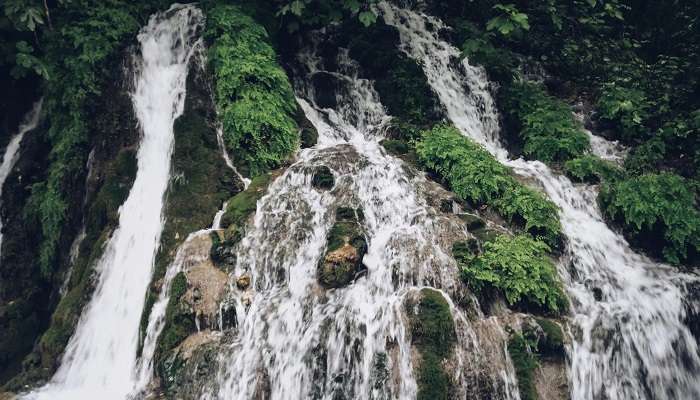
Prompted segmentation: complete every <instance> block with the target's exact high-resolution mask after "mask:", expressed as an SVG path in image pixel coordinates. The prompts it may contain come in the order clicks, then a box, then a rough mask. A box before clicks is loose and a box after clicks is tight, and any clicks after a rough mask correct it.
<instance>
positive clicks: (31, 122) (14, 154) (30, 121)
mask: <svg viewBox="0 0 700 400" xmlns="http://www.w3.org/2000/svg"><path fill="white" fill-rule="evenodd" d="M42 102H43V99H42V100H39V101H37V102H36V103H34V106H33V107H32V109H31V110H29V112H28V113H27V115H25V117H24V121H23V122H22V123H21V124H20V126H19V129H18V130H17V133H16V134H15V135H14V136H12V138H10V142H9V143H8V144H7V147H6V148H5V154H4V155H3V157H2V164H0V194H2V188H3V186H4V185H5V180H7V177H8V176H9V175H10V172H12V168H14V166H15V163H17V159H18V158H19V148H20V145H21V144H22V138H24V135H25V134H26V133H27V132H29V131H31V130H32V129H34V128H36V126H37V124H39V117H40V116H41V104H42ZM1 247H2V218H0V248H1Z"/></svg>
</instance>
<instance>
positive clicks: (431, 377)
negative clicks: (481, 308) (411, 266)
mask: <svg viewBox="0 0 700 400" xmlns="http://www.w3.org/2000/svg"><path fill="white" fill-rule="evenodd" d="M415 311H416V313H415V314H413V313H412V314H413V315H412V319H411V333H412V335H413V344H414V345H415V346H416V347H417V348H418V351H419V352H420V356H421V360H420V364H419V367H418V371H417V383H418V397H417V398H418V399H421V400H429V399H430V400H432V399H448V398H449V393H450V392H449V389H450V378H449V376H448V375H447V372H446V371H445V370H444V368H443V366H442V362H443V360H444V359H446V358H447V357H448V356H449V355H450V353H451V351H452V347H453V346H454V342H455V341H456V339H457V338H456V334H455V327H454V321H453V319H452V314H451V312H450V306H449V304H447V301H446V300H445V298H444V297H443V296H442V294H441V293H440V292H438V291H436V290H433V289H423V290H421V291H420V300H419V302H418V304H417V306H416V310H415Z"/></svg>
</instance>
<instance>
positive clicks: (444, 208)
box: [440, 199, 454, 214]
mask: <svg viewBox="0 0 700 400" xmlns="http://www.w3.org/2000/svg"><path fill="white" fill-rule="evenodd" d="M440 211H441V212H444V213H446V214H451V213H452V212H454V201H453V200H452V199H442V200H440Z"/></svg>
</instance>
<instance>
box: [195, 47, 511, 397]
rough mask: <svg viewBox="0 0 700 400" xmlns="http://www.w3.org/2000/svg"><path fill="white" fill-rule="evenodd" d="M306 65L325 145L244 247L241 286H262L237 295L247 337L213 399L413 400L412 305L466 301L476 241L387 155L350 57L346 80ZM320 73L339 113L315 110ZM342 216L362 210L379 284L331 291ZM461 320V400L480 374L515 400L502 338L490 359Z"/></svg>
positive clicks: (285, 185)
mask: <svg viewBox="0 0 700 400" xmlns="http://www.w3.org/2000/svg"><path fill="white" fill-rule="evenodd" d="M300 60H301V62H300V64H301V71H300V72H299V74H298V75H299V76H298V78H299V79H298V82H297V84H296V86H297V93H298V96H299V97H300V98H299V103H300V104H301V106H302V108H303V109H304V111H305V113H306V116H307V118H309V120H310V121H311V122H312V124H313V125H314V126H315V127H316V128H317V130H318V132H319V140H318V144H317V145H316V146H315V147H313V148H310V149H305V150H302V151H301V152H300V153H299V155H298V160H297V161H296V162H295V163H294V164H293V165H292V166H291V167H289V168H288V169H287V170H286V171H285V172H284V174H283V175H282V176H280V177H279V178H277V179H276V180H275V181H274V182H273V183H272V185H271V186H270V188H269V189H268V194H267V195H266V196H264V197H263V198H262V199H261V200H260V201H259V202H258V207H257V213H256V215H255V220H254V222H253V224H252V226H250V227H249V230H248V233H247V234H246V236H245V237H244V238H243V240H242V241H241V243H240V244H239V245H238V248H237V256H238V257H237V265H236V267H235V271H234V276H240V275H243V274H250V276H251V277H252V285H251V289H248V290H246V291H241V290H239V289H237V288H235V287H234V286H233V285H232V287H231V291H232V295H233V297H234V298H235V299H234V300H235V302H236V303H237V304H238V306H237V313H236V314H237V317H238V321H237V327H238V328H237V332H236V336H235V337H234V339H233V340H232V343H231V344H230V347H229V349H228V350H227V351H226V352H225V354H223V355H222V356H221V360H220V363H221V366H220V373H219V377H218V378H217V382H216V385H213V388H209V390H206V392H205V394H204V398H205V399H250V398H271V399H287V398H309V399H336V398H363V399H414V398H415V397H416V394H417V387H416V381H415V377H414V374H413V364H412V354H411V351H412V350H411V344H410V331H409V329H408V325H407V321H406V312H405V300H406V296H409V295H411V294H416V292H417V291H418V290H420V289H421V288H423V287H425V286H431V287H435V288H438V289H439V290H441V291H442V292H443V294H444V295H446V296H448V295H451V294H453V293H457V292H459V291H460V290H461V288H463V286H462V285H461V283H460V282H459V277H458V269H457V267H456V265H455V261H454V259H452V257H451V256H450V248H451V244H452V241H453V240H455V238H458V237H464V236H465V234H466V233H465V232H464V230H463V229H464V228H463V225H462V224H460V223H457V222H454V220H450V219H449V218H448V217H444V216H441V215H440V214H439V213H437V212H436V211H435V210H434V209H433V208H432V207H431V206H429V205H428V204H427V202H426V197H427V196H430V193H429V192H428V189H426V186H427V181H426V180H425V178H424V177H423V176H422V175H421V174H415V173H413V174H412V173H409V172H408V171H407V167H406V166H405V165H404V164H403V162H402V161H400V160H398V159H396V158H394V157H391V156H388V155H387V154H386V153H385V151H384V150H383V148H382V147H381V145H380V144H379V141H380V140H381V139H382V128H383V126H384V125H385V123H386V122H387V121H388V120H389V117H388V116H387V115H386V114H385V112H384V108H383V107H382V105H381V103H380V102H379V99H378V95H377V94H376V92H375V91H374V89H373V88H372V85H371V82H369V81H367V80H364V79H359V78H358V77H357V72H356V70H357V67H356V65H355V63H354V62H353V61H352V60H350V59H349V58H348V57H347V52H346V51H344V50H342V49H341V52H340V54H339V56H338V59H337V60H335V61H336V63H337V64H338V65H339V66H340V67H339V71H325V68H324V65H323V64H324V62H323V60H322V59H321V58H320V57H318V56H317V55H316V54H315V52H314V51H313V48H311V49H308V52H306V53H303V54H302V55H301V56H300ZM316 73H324V74H332V75H333V76H334V77H335V79H337V80H338V82H339V86H340V87H339V89H338V92H337V93H336V99H337V103H338V105H337V107H334V108H332V109H331V108H321V107H319V106H317V105H316V103H315V101H314V89H313V85H312V84H311V81H312V79H311V78H312V76H313V75H314V74H316ZM322 165H323V166H327V167H329V168H330V169H331V170H332V171H333V173H334V175H335V179H336V183H335V186H334V188H333V189H332V190H330V191H319V190H317V189H314V188H313V187H312V186H311V178H312V175H313V172H314V171H315V169H316V168H317V167H319V166H322ZM341 205H342V206H352V207H361V208H362V210H363V213H364V226H365V229H366V231H367V236H368V247H369V248H368V253H367V254H366V255H365V257H364V264H365V265H366V266H367V269H368V271H367V274H366V275H364V276H361V277H359V278H357V279H356V280H355V281H354V282H353V283H352V284H350V285H349V286H348V287H346V288H340V289H333V290H326V289H323V288H321V287H320V286H319V284H318V283H317V272H316V266H317V263H318V261H319V259H320V258H321V257H322V255H323V250H324V247H325V241H326V235H327V233H328V231H329V230H330V228H331V226H332V224H333V221H334V219H335V216H334V213H335V209H336V207H338V206H341ZM448 301H449V302H450V304H451V303H452V302H451V300H449V298H448ZM452 312H453V314H454V317H455V323H456V325H457V326H456V330H457V332H458V344H457V346H456V347H457V348H456V350H455V356H454V362H455V365H454V369H452V370H450V371H449V373H451V374H454V377H453V379H454V382H456V387H455V391H456V393H457V394H458V395H459V396H460V397H465V396H467V393H468V391H469V390H470V387H469V385H470V384H471V383H473V382H471V381H470V380H469V379H467V378H466V377H465V375H467V374H468V371H470V370H471V368H480V369H481V372H482V373H483V374H484V375H486V376H487V377H488V378H486V379H485V381H487V382H488V385H489V386H490V390H489V391H491V392H493V393H494V396H493V398H517V394H513V385H514V380H513V377H512V368H511V367H510V365H509V364H507V363H506V362H505V356H504V351H503V348H502V343H503V338H504V337H505V335H504V333H503V332H502V330H501V329H500V326H499V325H498V324H496V323H493V321H485V322H484V323H483V326H482V327H481V328H482V329H483V330H484V331H485V332H487V334H486V336H488V337H489V340H493V341H494V343H495V345H494V346H493V347H495V348H496V354H495V355H490V356H488V357H487V356H486V355H485V351H486V350H485V349H486V348H488V347H489V345H487V344H485V343H482V342H481V341H480V340H481V339H480V336H479V335H477V334H476V333H475V331H474V328H473V327H472V325H471V322H470V321H469V320H468V319H467V318H466V317H465V316H464V315H463V314H462V311H461V310H460V309H459V308H457V307H455V306H454V305H452ZM482 333H483V332H482ZM384 368H385V369H384ZM382 376H384V378H382ZM256 396H263V397H256ZM267 396H269V397H267Z"/></svg>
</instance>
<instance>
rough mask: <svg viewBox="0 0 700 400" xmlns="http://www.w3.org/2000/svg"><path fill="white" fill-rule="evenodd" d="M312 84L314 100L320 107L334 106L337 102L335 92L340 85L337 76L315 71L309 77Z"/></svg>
mask: <svg viewBox="0 0 700 400" xmlns="http://www.w3.org/2000/svg"><path fill="white" fill-rule="evenodd" d="M311 84H312V85H313V86H314V100H315V101H316V104H317V105H318V106H319V107H321V108H336V106H337V105H338V102H337V100H336V97H335V94H336V92H337V91H338V88H339V87H340V82H339V81H338V78H337V77H336V76H335V75H333V74H331V73H328V72H316V73H315V74H313V76H312V77H311Z"/></svg>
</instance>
